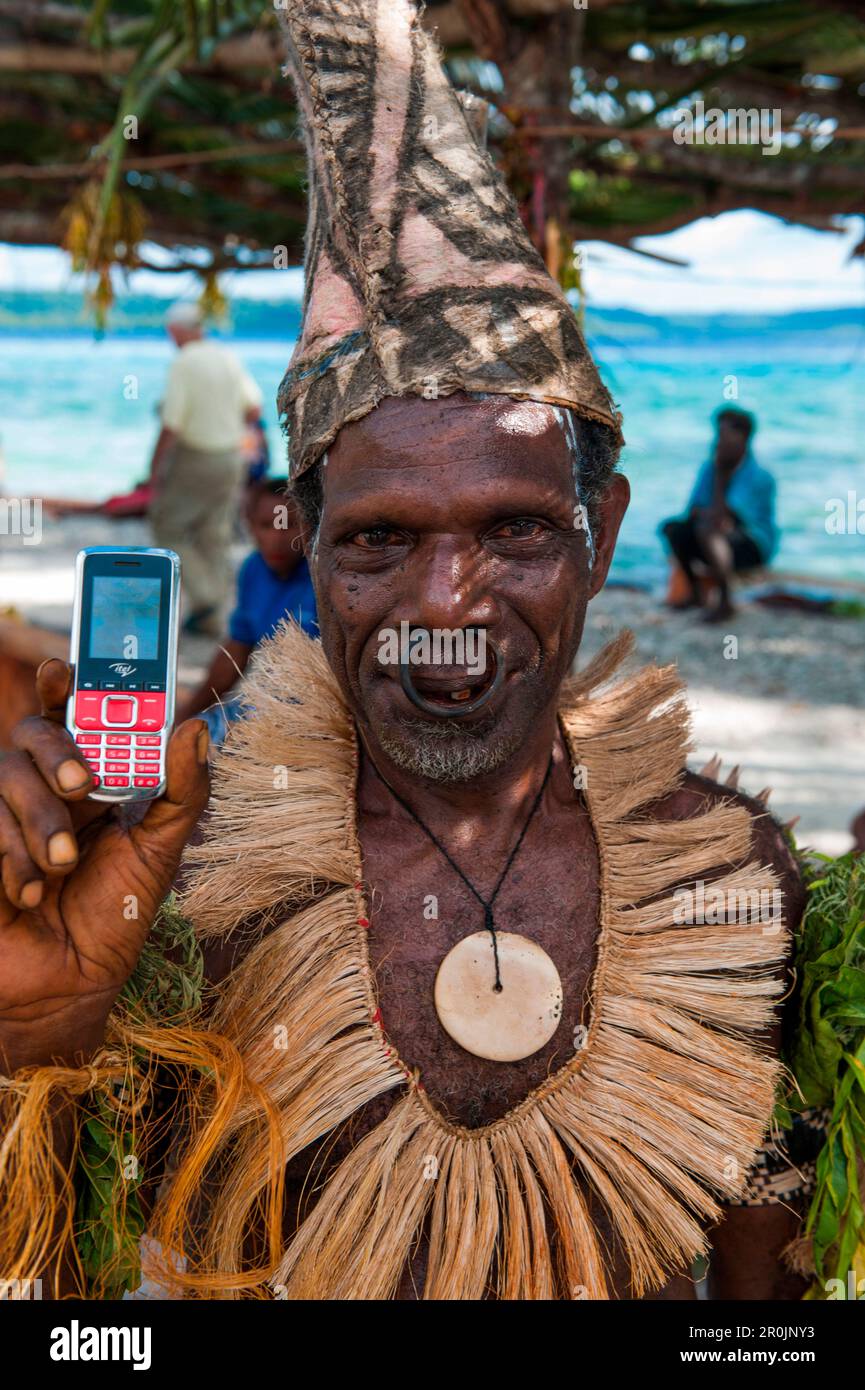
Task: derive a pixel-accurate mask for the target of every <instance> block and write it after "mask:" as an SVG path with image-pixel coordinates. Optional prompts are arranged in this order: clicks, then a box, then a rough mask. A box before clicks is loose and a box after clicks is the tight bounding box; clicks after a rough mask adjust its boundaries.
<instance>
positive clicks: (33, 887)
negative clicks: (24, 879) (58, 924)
mask: <svg viewBox="0 0 865 1390" xmlns="http://www.w3.org/2000/svg"><path fill="white" fill-rule="evenodd" d="M41 901H42V884H41V883H40V882H39V879H38V878H34V879H31V881H30V882H29V883H25V884H24V887H23V888H22V889H21V906H22V907H38V905H39V903H40V902H41Z"/></svg>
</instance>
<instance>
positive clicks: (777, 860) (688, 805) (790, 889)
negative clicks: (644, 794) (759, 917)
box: [646, 770, 805, 929]
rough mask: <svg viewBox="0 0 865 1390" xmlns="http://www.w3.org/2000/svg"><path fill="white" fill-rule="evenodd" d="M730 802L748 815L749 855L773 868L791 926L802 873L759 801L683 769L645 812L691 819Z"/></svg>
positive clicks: (800, 906)
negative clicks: (677, 780)
mask: <svg viewBox="0 0 865 1390" xmlns="http://www.w3.org/2000/svg"><path fill="white" fill-rule="evenodd" d="M731 804H732V805H734V806H741V807H743V808H744V809H745V810H746V811H747V812H748V814H749V815H750V817H751V856H752V857H753V858H756V859H758V860H759V862H760V863H761V864H765V865H766V866H767V867H768V868H772V869H774V870H775V873H776V874H777V875H778V879H779V883H780V887H781V891H782V893H783V901H784V905H785V914H784V915H785V918H786V922H787V926H788V928H790V929H795V927H796V926H798V923H799V921H800V920H801V917H802V912H803V910H804V906H805V888H804V884H803V882H802V874H801V871H800V869H799V865H798V863H797V862H796V857H795V855H794V853H793V851H792V849H791V848H790V844H789V842H788V840H787V837H786V835H785V834H784V830H783V828H782V826H781V824H780V823H779V822H778V821H777V820H776V819H775V817H774V816H773V815H772V813H771V812H770V811H769V810H768V808H767V807H766V806H765V805H764V804H763V802H762V801H759V800H758V799H757V798H756V797H753V796H748V795H747V794H746V793H745V792H742V791H740V790H739V789H738V788H737V787H728V786H724V785H723V784H722V783H720V782H715V781H713V780H712V778H711V777H704V776H701V774H700V773H697V772H689V771H687V770H686V771H685V772H684V774H683V776H682V781H681V783H680V784H679V786H678V787H677V788H676V790H675V791H673V792H671V793H670V794H669V795H668V796H665V797H661V798H660V799H659V800H657V801H653V802H652V803H651V804H650V805H649V806H648V807H646V812H647V813H648V814H649V815H650V816H651V817H653V818H656V819H657V820H691V819H692V818H693V817H695V816H700V815H704V814H705V813H706V812H707V811H709V810H711V809H712V807H713V806H719V805H728V806H729V805H731ZM721 867H722V866H721V865H719V868H721Z"/></svg>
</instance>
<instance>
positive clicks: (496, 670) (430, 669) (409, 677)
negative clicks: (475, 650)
mask: <svg viewBox="0 0 865 1390" xmlns="http://www.w3.org/2000/svg"><path fill="white" fill-rule="evenodd" d="M503 678H504V668H503V666H502V663H501V658H500V657H499V655H498V653H497V652H496V649H495V647H494V646H493V644H492V642H490V641H489V640H487V643H486V664H485V666H484V669H483V670H482V671H478V670H477V669H476V668H475V667H469V666H457V665H450V664H449V665H446V666H445V665H442V666H428V665H418V666H414V665H412V664H411V663H410V662H409V661H403V662H401V663H400V684H401V685H402V688H403V691H404V692H405V694H406V695H407V696H408V698H409V699H410V700H411V702H412V704H413V705H415V706H416V707H417V708H418V709H421V710H423V711H424V713H426V714H433V715H436V716H437V717H439V718H449V717H453V716H455V715H469V714H473V713H474V712H475V710H477V709H480V708H481V707H482V706H483V705H485V704H486V703H487V701H488V700H489V699H490V697H491V696H492V695H493V693H494V692H495V691H496V690H498V688H499V686H500V685H501V683H502V680H503Z"/></svg>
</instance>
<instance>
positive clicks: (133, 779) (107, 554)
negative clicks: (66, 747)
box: [66, 545, 180, 802]
mask: <svg viewBox="0 0 865 1390" xmlns="http://www.w3.org/2000/svg"><path fill="white" fill-rule="evenodd" d="M179 611H180V559H179V557H178V556H177V555H175V553H174V551H173V550H156V549H149V548H148V547H146V546H127V547H123V548H121V547H119V546H111V545H94V546H88V548H87V549H86V550H80V551H79V552H78V555H77V556H76V560H75V608H74V612H73V617H72V642H71V646H70V652H69V659H70V662H71V663H72V665H73V667H74V671H75V681H74V685H73V688H72V693H71V694H70V696H69V701H68V704H67V707H66V727H67V729H68V730H69V732H70V734H71V735H72V737H73V738H74V739H75V742H76V744H77V745H78V748H79V751H80V752H81V753H82V754H83V755H84V757H85V758H86V760H87V762H88V764H89V766H90V769H91V771H92V772H93V774H94V777H95V779H96V782H95V786H94V789H93V791H91V792H90V796H91V797H92V798H93V799H94V800H95V801H120V802H126V801H150V800H153V799H154V798H155V797H158V796H161V795H162V793H163V792H164V791H165V747H166V744H167V742H168V735H169V733H170V731H171V726H172V724H173V722H174V700H175V684H176V674H177V634H178V616H179Z"/></svg>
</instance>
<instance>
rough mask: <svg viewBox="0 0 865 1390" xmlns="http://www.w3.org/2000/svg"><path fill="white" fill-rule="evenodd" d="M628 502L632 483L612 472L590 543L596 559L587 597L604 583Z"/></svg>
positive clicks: (593, 593)
mask: <svg viewBox="0 0 865 1390" xmlns="http://www.w3.org/2000/svg"><path fill="white" fill-rule="evenodd" d="M630 500H631V484H630V483H629V482H628V480H627V478H626V477H625V475H624V473H614V474H613V476H612V478H611V479H610V481H609V483H608V485H607V487H606V489H605V491H604V492H603V493H602V494H601V497H600V500H599V502H598V507H597V516H598V521H597V525H596V527H595V533H594V536H593V540H594V542H595V560H594V564H593V565H592V573H591V576H590V578H589V598H590V599H592V598H594V597H595V595H596V594H598V593H600V591H601V589H602V588H603V587H604V584H605V583H606V579H607V574H608V573H609V569H610V562H611V561H612V558H613V551H614V550H615V548H616V539H617V537H618V534H619V527H620V526H621V524H622V518H623V516H624V515H625V512H626V511H627V510H628V503H629V502H630Z"/></svg>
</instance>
